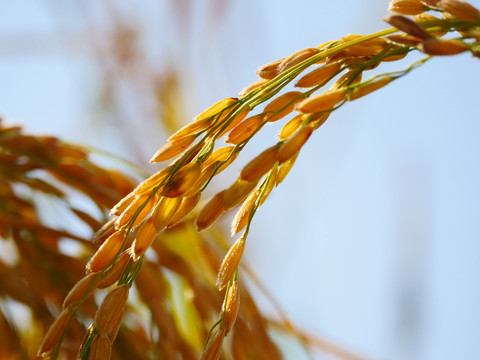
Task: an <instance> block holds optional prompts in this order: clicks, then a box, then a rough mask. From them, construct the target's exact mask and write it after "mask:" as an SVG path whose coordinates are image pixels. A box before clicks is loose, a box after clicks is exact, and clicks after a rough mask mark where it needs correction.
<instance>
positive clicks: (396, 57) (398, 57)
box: [382, 51, 408, 62]
mask: <svg viewBox="0 0 480 360" xmlns="http://www.w3.org/2000/svg"><path fill="white" fill-rule="evenodd" d="M407 54H408V52H407V51H405V52H404V53H402V54H395V55H389V56H387V57H384V58H383V59H382V61H383V62H389V61H398V60H401V59H403V58H404V57H405V56H407Z"/></svg>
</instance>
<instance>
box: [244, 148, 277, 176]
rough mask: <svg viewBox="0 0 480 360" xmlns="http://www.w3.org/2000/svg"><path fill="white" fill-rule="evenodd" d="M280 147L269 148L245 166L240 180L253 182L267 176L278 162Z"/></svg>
mask: <svg viewBox="0 0 480 360" xmlns="http://www.w3.org/2000/svg"><path fill="white" fill-rule="evenodd" d="M278 146H279V145H278V144H277V145H274V146H271V147H269V148H268V149H266V150H264V151H263V152H262V153H260V155H258V156H257V157H255V158H254V159H253V160H251V161H250V162H249V163H248V164H247V165H245V167H244V168H243V169H242V171H241V172H240V179H242V180H246V181H251V182H253V181H257V180H258V179H260V178H261V177H262V176H263V175H265V173H266V172H267V171H268V170H270V169H271V168H272V167H273V165H274V164H275V162H276V161H277V153H278Z"/></svg>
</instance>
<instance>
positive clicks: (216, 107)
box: [195, 98, 238, 121]
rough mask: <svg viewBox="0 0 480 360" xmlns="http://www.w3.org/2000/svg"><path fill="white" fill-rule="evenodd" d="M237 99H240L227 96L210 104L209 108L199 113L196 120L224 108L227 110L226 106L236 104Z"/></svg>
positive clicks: (214, 113)
mask: <svg viewBox="0 0 480 360" xmlns="http://www.w3.org/2000/svg"><path fill="white" fill-rule="evenodd" d="M237 100H238V99H237V98H226V99H223V100H220V101H219V102H217V103H215V104H213V105H212V106H210V107H209V108H208V109H207V110H205V111H204V112H202V113H201V114H200V115H198V116H197V117H196V118H195V121H200V120H203V119H206V118H209V117H212V116H214V115H216V114H218V113H220V112H221V111H222V110H225V109H226V108H228V107H230V106H232V105H233V104H235V103H236V102H237Z"/></svg>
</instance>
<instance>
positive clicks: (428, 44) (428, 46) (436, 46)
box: [418, 38, 469, 56]
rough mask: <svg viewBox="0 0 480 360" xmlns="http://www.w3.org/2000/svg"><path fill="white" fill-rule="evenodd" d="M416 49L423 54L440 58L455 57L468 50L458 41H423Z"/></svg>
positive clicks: (433, 39)
mask: <svg viewBox="0 0 480 360" xmlns="http://www.w3.org/2000/svg"><path fill="white" fill-rule="evenodd" d="M418 48H419V49H420V50H421V51H423V52H424V53H425V54H429V55H435V56H442V55H457V54H461V53H463V52H464V51H467V50H468V49H469V45H468V44H465V43H464V42H463V41H462V40H459V39H435V38H430V39H425V40H424V41H423V42H422V43H421V44H420V45H419V46H418Z"/></svg>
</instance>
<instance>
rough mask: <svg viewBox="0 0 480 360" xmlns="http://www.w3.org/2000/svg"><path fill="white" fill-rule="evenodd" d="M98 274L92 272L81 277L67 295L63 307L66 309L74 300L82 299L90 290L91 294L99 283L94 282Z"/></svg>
mask: <svg viewBox="0 0 480 360" xmlns="http://www.w3.org/2000/svg"><path fill="white" fill-rule="evenodd" d="M97 276H98V274H95V273H90V274H88V275H86V276H84V277H83V278H81V279H80V280H79V281H78V282H77V283H76V284H75V286H74V287H73V288H72V289H71V290H70V292H69V293H68V295H67V296H66V297H65V300H64V301H63V308H64V309H66V308H67V307H69V306H70V305H71V304H73V303H74V302H76V301H79V300H81V299H82V298H83V297H84V296H86V295H87V291H89V294H91V293H92V292H93V290H94V289H95V288H96V287H97V286H96V285H97V283H95V284H94V281H95V279H96V278H97Z"/></svg>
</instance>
